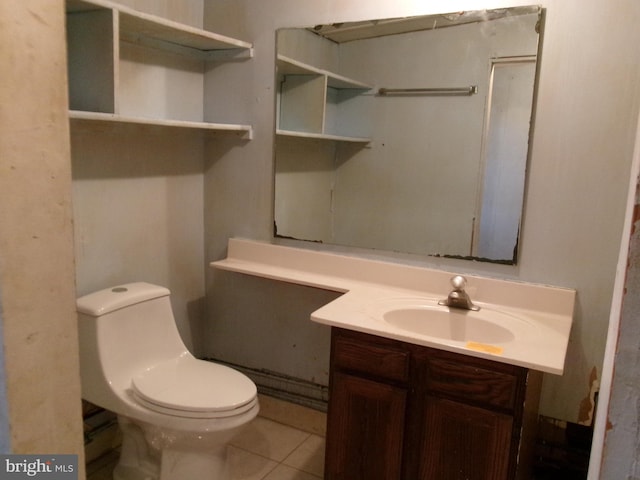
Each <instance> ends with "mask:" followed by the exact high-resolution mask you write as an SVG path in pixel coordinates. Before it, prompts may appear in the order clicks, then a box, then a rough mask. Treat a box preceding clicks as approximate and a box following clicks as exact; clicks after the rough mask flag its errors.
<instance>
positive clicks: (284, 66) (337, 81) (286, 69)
mask: <svg viewBox="0 0 640 480" xmlns="http://www.w3.org/2000/svg"><path fill="white" fill-rule="evenodd" d="M277 66H278V73H279V74H282V75H323V76H326V77H327V84H328V86H329V87H333V88H341V89H343V88H346V89H348V88H352V89H361V90H370V89H371V88H373V87H372V86H371V85H369V84H366V83H364V82H361V81H359V80H354V79H351V78H347V77H344V76H342V75H338V74H336V73H333V72H330V71H328V70H324V69H321V68H317V67H314V66H312V65H308V64H306V63H303V62H300V61H298V60H294V59H293V58H290V57H287V56H285V55H282V54H278V58H277Z"/></svg>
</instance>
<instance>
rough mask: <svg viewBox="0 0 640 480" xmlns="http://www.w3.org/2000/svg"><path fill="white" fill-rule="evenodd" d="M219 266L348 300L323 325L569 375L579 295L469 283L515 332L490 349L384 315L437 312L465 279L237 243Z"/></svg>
mask: <svg viewBox="0 0 640 480" xmlns="http://www.w3.org/2000/svg"><path fill="white" fill-rule="evenodd" d="M211 266H212V267H214V268H218V269H223V270H229V271H233V272H239V273H245V274H248V275H254V276H259V277H264V278H270V279H273V280H279V281H284V282H289V283H295V284H300V285H306V286H311V287H317V288H322V289H325V290H332V291H337V292H343V293H344V295H342V296H340V297H339V298H337V299H336V300H334V301H332V302H330V303H328V304H327V305H325V306H324V307H321V308H320V309H318V310H316V311H315V312H313V313H312V314H311V320H313V321H315V322H318V323H322V324H325V325H330V326H333V327H339V328H344V329H348V330H355V331H359V332H364V333H369V334H372V335H378V336H382V337H387V338H393V339H396V340H401V341H404V342H408V343H413V344H417V345H423V346H427V347H433V348H438V349H441V350H447V351H451V352H457V353H462V354H466V355H470V356H474V357H481V358H488V359H491V360H495V361H499V362H504V363H509V364H513V365H518V366H522V367H526V368H531V369H535V370H540V371H543V372H548V373H553V374H562V372H563V369H564V360H565V355H566V351H567V345H568V340H569V333H570V331H571V323H572V320H573V309H574V302H575V291H574V290H572V289H567V288H558V287H551V286H546V285H537V284H530V283H524V282H515V281H506V280H501V279H494V278H488V277H480V276H475V275H465V276H466V278H467V280H468V284H467V288H466V291H467V292H468V293H469V295H470V297H471V299H472V300H473V302H474V303H476V304H477V305H479V306H480V307H481V310H480V312H481V314H482V315H483V316H485V317H486V318H489V317H490V316H491V312H495V318H498V319H500V318H503V317H504V318H506V319H507V322H508V323H509V324H508V325H505V327H506V328H508V329H509V331H511V332H513V335H512V336H511V337H512V338H510V339H509V340H505V341H500V342H492V343H482V342H474V341H466V340H465V341H456V340H451V339H446V338H437V337H434V336H428V335H422V334H417V333H414V332H411V331H408V330H406V329H401V328H399V327H397V326H394V325H392V324H390V323H389V322H386V321H384V320H383V318H382V313H383V312H384V310H385V309H389V308H394V306H402V305H404V304H406V305H409V304H411V305H413V304H416V305H417V304H423V303H429V304H435V303H436V302H437V301H438V300H440V299H443V298H445V297H446V296H447V294H448V293H449V291H450V290H451V287H450V284H449V280H450V278H451V276H452V275H454V274H458V273H460V272H446V271H442V270H435V269H428V268H420V267H413V266H408V265H401V264H395V263H389V262H382V261H377V260H369V259H363V258H358V257H351V256H347V255H340V254H334V253H326V252H318V251H314V250H306V249H301V248H293V247H287V246H281V245H274V244H270V243H263V242H257V241H252V240H243V239H235V238H233V239H230V240H229V248H228V254H227V258H226V259H224V260H220V261H217V262H212V263H211ZM442 309H444V310H446V309H447V307H442ZM471 315H475V314H474V313H470V316H471ZM510 317H513V319H514V321H513V322H511V321H510V320H509V318H510ZM496 321H497V320H496ZM500 321H501V320H500Z"/></svg>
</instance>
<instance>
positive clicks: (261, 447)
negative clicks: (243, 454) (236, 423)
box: [232, 417, 310, 462]
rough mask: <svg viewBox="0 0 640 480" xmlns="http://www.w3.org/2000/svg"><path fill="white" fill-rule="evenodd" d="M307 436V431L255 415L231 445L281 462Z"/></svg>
mask: <svg viewBox="0 0 640 480" xmlns="http://www.w3.org/2000/svg"><path fill="white" fill-rule="evenodd" d="M309 436H310V434H309V433H307V432H303V431H301V430H297V429H295V428H292V427H289V426H287V425H282V424H281V423H277V422H274V421H272V420H268V419H266V418H262V417H257V418H256V419H255V420H253V421H252V422H251V423H250V424H249V425H248V426H247V427H246V429H245V430H244V431H243V432H242V433H240V434H239V435H238V436H237V437H236V438H234V439H233V441H232V445H233V446H235V447H238V448H242V449H243V450H247V451H249V452H251V453H255V454H258V455H262V456H263V457H266V458H268V459H270V460H275V461H277V462H281V461H283V460H284V459H285V458H286V457H287V456H289V455H290V454H291V452H293V451H294V450H295V449H296V448H297V447H298V446H300V444H302V442H304V441H305V440H306V439H307V438H309Z"/></svg>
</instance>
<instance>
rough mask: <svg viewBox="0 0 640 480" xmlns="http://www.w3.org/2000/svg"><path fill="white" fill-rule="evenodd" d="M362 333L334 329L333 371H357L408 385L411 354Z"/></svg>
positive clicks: (387, 341) (392, 343)
mask: <svg viewBox="0 0 640 480" xmlns="http://www.w3.org/2000/svg"><path fill="white" fill-rule="evenodd" d="M358 337H359V334H354V333H351V332H349V333H348V334H345V333H341V331H340V330H335V329H334V335H333V354H332V359H333V368H337V369H342V370H349V371H353V372H358V373H362V374H366V375H370V376H373V377H378V378H383V379H387V380H393V381H398V382H406V381H407V380H408V379H409V358H410V357H409V352H408V351H407V350H406V349H403V348H402V346H401V345H400V344H399V343H398V342H395V341H393V340H386V339H382V338H379V339H378V338H377V337H371V336H367V337H368V339H372V338H375V339H376V340H374V341H372V340H366V341H363V340H361V339H360V338H358Z"/></svg>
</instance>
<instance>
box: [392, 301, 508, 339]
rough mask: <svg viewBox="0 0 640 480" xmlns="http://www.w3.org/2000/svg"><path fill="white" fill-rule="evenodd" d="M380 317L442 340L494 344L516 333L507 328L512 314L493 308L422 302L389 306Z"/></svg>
mask: <svg viewBox="0 0 640 480" xmlns="http://www.w3.org/2000/svg"><path fill="white" fill-rule="evenodd" d="M505 317H506V320H507V321H505ZM382 318H383V319H384V321H385V322H387V323H389V324H391V325H393V326H395V327H398V328H400V329H402V330H407V331H409V332H412V333H416V334H418V335H427V336H429V337H435V338H440V339H443V340H453V341H457V342H481V343H490V344H496V343H506V342H511V341H513V340H514V339H515V333H514V332H513V331H512V329H509V324H510V323H511V322H513V321H514V318H513V317H511V316H509V315H504V314H501V313H500V312H496V311H488V310H480V311H478V312H474V311H468V310H459V309H458V310H456V309H453V308H452V309H449V308H447V307H442V306H427V305H422V306H413V307H403V308H398V309H394V310H389V311H387V312H385V313H383V314H382Z"/></svg>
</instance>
